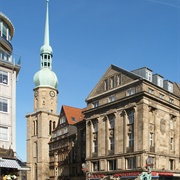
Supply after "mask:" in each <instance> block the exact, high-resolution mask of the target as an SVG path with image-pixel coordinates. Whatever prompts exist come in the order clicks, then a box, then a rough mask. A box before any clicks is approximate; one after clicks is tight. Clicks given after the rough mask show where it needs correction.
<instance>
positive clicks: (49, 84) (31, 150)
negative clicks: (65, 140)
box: [26, 0, 59, 180]
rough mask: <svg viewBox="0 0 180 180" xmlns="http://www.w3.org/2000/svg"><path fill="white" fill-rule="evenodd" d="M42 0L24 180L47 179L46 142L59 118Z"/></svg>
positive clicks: (51, 54) (47, 29)
mask: <svg viewBox="0 0 180 180" xmlns="http://www.w3.org/2000/svg"><path fill="white" fill-rule="evenodd" d="M48 3H49V1H48V0H46V4H47V9H46V21H45V35H44V45H43V46H42V47H41V49H40V58H41V60H40V64H41V69H40V70H39V71H38V72H37V73H36V74H35V75H34V83H35V88H34V90H33V91H34V111H33V112H32V113H29V114H27V115H26V118H27V166H29V167H30V171H28V172H27V179H28V180H34V179H38V180H46V179H49V145H48V143H49V140H50V137H51V132H52V130H53V129H54V128H55V127H56V125H57V122H58V119H59V115H58V114H57V106H58V90H57V85H58V79H57V77H56V74H55V73H54V72H53V71H52V57H53V52H52V48H51V46H50V42H49V14H48V13H49V12H48Z"/></svg>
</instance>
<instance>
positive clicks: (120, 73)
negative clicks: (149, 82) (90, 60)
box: [86, 65, 140, 101]
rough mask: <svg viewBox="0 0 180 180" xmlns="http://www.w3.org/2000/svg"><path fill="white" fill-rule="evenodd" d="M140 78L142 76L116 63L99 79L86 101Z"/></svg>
mask: <svg viewBox="0 0 180 180" xmlns="http://www.w3.org/2000/svg"><path fill="white" fill-rule="evenodd" d="M138 78H140V77H139V76H138V75H136V74H134V73H131V72H129V71H126V70H124V69H121V68H119V67H117V66H115V65H111V66H110V67H109V68H108V69H107V71H106V72H105V74H104V75H103V76H102V78H101V79H100V80H99V82H98V83H97V85H96V86H95V87H94V89H93V90H92V91H91V93H90V94H89V96H88V97H87V99H86V101H87V100H88V99H91V97H95V96H97V95H100V94H103V93H105V92H109V91H111V90H113V89H115V88H118V87H121V86H123V85H125V84H128V83H130V82H132V81H134V80H136V79H138Z"/></svg>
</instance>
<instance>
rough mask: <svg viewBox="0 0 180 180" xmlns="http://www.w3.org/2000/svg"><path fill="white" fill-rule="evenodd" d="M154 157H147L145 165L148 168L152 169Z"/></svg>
mask: <svg viewBox="0 0 180 180" xmlns="http://www.w3.org/2000/svg"><path fill="white" fill-rule="evenodd" d="M154 162H155V161H154V157H153V156H148V159H147V160H146V164H148V166H149V167H150V168H153V165H154Z"/></svg>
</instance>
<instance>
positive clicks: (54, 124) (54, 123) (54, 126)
mask: <svg viewBox="0 0 180 180" xmlns="http://www.w3.org/2000/svg"><path fill="white" fill-rule="evenodd" d="M55 128H56V122H55V121H54V122H53V130H54V129H55Z"/></svg>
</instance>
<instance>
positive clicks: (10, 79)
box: [0, 12, 21, 153]
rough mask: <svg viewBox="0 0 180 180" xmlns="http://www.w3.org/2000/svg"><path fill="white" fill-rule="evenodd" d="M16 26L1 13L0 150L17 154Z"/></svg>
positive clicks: (17, 66) (19, 66)
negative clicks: (14, 51) (14, 44)
mask: <svg viewBox="0 0 180 180" xmlns="http://www.w3.org/2000/svg"><path fill="white" fill-rule="evenodd" d="M13 36H14V26H13V24H12V22H11V21H10V20H9V19H8V17H7V16H6V15H4V14H3V13H2V12H0V148H4V149H12V150H13V151H14V152H15V153H16V81H17V76H18V74H19V71H20V69H21V64H20V57H19V56H16V55H14V54H13V46H12V44H11V40H12V38H13Z"/></svg>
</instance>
